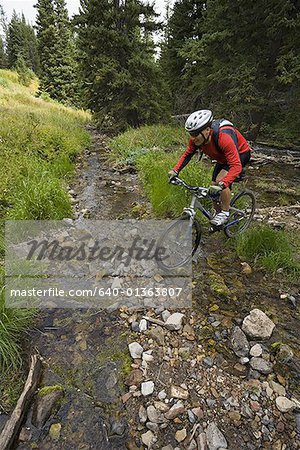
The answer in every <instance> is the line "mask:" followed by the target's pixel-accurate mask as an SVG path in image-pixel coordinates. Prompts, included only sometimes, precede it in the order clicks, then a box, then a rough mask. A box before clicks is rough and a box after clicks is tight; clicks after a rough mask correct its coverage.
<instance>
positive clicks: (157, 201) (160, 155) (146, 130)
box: [110, 125, 211, 217]
mask: <svg viewBox="0 0 300 450" xmlns="http://www.w3.org/2000/svg"><path fill="white" fill-rule="evenodd" d="M187 143H188V138H187V135H186V133H185V131H184V130H183V129H182V128H180V127H174V126H166V125H151V126H144V127H141V128H138V129H132V130H129V131H126V132H125V133H123V134H121V135H119V136H118V137H116V138H114V139H112V140H111V142H110V148H111V149H112V151H111V155H110V157H111V159H112V160H113V161H114V162H116V163H118V164H134V165H135V166H136V167H137V169H138V172H139V177H140V180H141V182H142V184H143V186H144V190H145V192H146V194H147V196H148V198H149V200H150V202H151V205H152V208H153V212H154V214H155V215H156V216H157V217H172V216H177V215H179V214H181V212H182V209H183V207H185V206H188V202H189V201H190V198H191V194H190V193H188V192H187V191H186V190H184V189H182V188H179V187H177V186H173V185H170V184H169V183H168V175H167V174H168V172H169V171H170V170H171V168H172V167H173V166H174V165H175V164H176V162H177V161H178V159H179V157H180V155H181V154H182V153H183V151H184V150H185V148H186V146H187ZM196 160H197V158H196V157H194V159H193V160H192V161H191V162H190V163H189V165H188V166H187V167H186V168H185V169H184V171H183V172H182V174H181V175H182V177H183V178H184V180H185V181H186V182H188V183H190V184H194V185H198V186H207V185H208V184H209V183H210V180H211V167H210V166H205V165H204V164H197V162H196Z"/></svg>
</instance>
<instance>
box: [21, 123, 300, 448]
mask: <svg viewBox="0 0 300 450" xmlns="http://www.w3.org/2000/svg"><path fill="white" fill-rule="evenodd" d="M92 132H93V136H94V142H93V146H92V148H91V149H90V150H89V151H86V152H85V153H84V155H83V156H82V158H81V161H80V163H79V165H78V177H77V180H76V182H75V183H74V185H73V186H72V190H73V191H75V192H74V194H73V195H74V209H75V211H76V216H77V220H80V219H81V217H89V218H92V219H119V218H127V217H131V214H132V206H133V204H134V202H137V201H138V202H139V203H141V204H143V205H144V208H145V209H147V208H148V205H147V202H146V200H145V198H143V196H142V195H141V192H140V191H139V186H138V178H137V175H136V174H135V173H120V172H119V171H118V170H117V169H115V168H113V167H111V165H110V164H109V162H108V160H107V151H106V150H105V148H106V143H105V139H104V138H103V137H102V136H100V135H98V134H97V133H96V132H95V131H92ZM258 170H259V169H256V174H257V171H258ZM263 170H265V169H263ZM253 172H254V171H253ZM261 176H262V175H261ZM274 176H275V175H274ZM216 249H218V251H217V253H216ZM194 285H195V288H194V291H193V303H194V306H193V310H192V311H190V312H188V311H187V312H186V317H187V319H188V320H187V323H186V329H185V332H184V330H183V331H182V330H181V331H180V332H179V333H178V334H174V333H173V332H166V331H164V339H165V340H166V342H165V344H164V346H162V345H157V343H156V339H157V333H158V330H157V328H154V329H153V330H154V331H153V330H152V335H151V330H149V334H146V335H142V334H137V333H132V322H135V321H139V320H140V319H141V318H142V315H143V314H144V313H145V312H143V311H141V312H140V313H139V312H137V313H130V312H128V311H126V310H124V311H121V312H120V311H118V312H114V313H108V312H97V311H69V310H47V311H44V312H43V313H42V317H41V319H40V322H39V324H38V327H37V330H36V331H35V332H34V333H33V334H32V343H33V345H34V346H35V347H36V348H37V349H38V351H39V352H40V354H41V355H42V358H43V363H44V374H43V379H42V382H41V386H49V385H51V386H52V385H61V386H62V387H63V389H64V393H65V396H64V399H63V400H62V402H61V404H60V405H59V407H58V408H57V412H56V413H55V412H54V413H52V415H51V416H50V418H49V419H48V420H47V421H46V423H45V425H44V426H43V427H42V429H40V430H39V429H37V428H35V427H34V426H33V425H32V420H31V419H32V417H31V413H32V411H31V413H30V414H29V415H28V418H27V422H26V426H27V427H28V428H29V432H27V438H26V433H25V432H23V439H24V440H23V442H19V444H18V446H17V447H16V448H18V449H32V448H38V449H45V450H48V449H49V450H50V449H51V450H52V449H54V448H55V449H61V450H71V449H72V450H73V449H74V448H78V449H103V450H104V449H105V450H112V449H124V450H125V449H129V450H130V449H131V450H136V449H142V448H144V446H143V444H142V442H141V435H142V434H146V433H148V432H149V430H151V429H152V431H151V433H155V434H156V435H157V437H156V439H157V441H156V443H155V444H154V446H153V447H152V448H153V449H162V448H163V447H164V446H167V445H168V444H170V443H171V445H172V446H170V447H169V448H170V449H173V448H175V447H176V448H177V449H186V448H189V449H190V450H191V449H193V448H197V447H191V446H190V447H188V445H189V443H188V440H189V439H190V437H191V431H192V429H193V427H194V426H195V425H194V424H195V422H193V420H196V419H192V418H191V417H192V415H191V414H189V417H187V416H186V415H185V418H183V416H180V417H181V418H179V417H178V418H176V419H174V420H173V421H171V422H170V424H169V425H168V427H165V428H163V424H162V426H161V427H159V426H158V425H157V424H155V423H154V425H157V426H154V425H152V428H151V427H150V426H148V430H147V428H145V425H144V424H143V423H139V422H138V411H139V409H140V408H141V405H142V404H144V406H146V407H147V405H148V406H149V405H150V403H151V402H150V401H149V398H146V399H144V398H143V397H141V396H140V395H139V394H138V395H135V394H134V390H132V391H131V393H129V394H128V387H125V385H124V380H125V379H126V378H127V377H128V374H129V372H130V370H132V366H131V364H132V362H133V361H132V359H131V357H130V356H129V354H128V343H129V342H132V341H134V340H137V341H138V342H141V343H142V345H143V348H144V350H151V349H152V350H153V354H154V360H153V365H152V366H150V367H149V368H148V378H149V379H153V380H155V393H156V394H158V391H160V390H163V389H166V391H167V389H168V388H169V386H170V380H171V384H176V385H178V386H179V385H183V386H186V389H189V392H190V405H191V406H190V407H191V408H192V407H193V405H194V406H196V405H199V403H200V404H201V405H202V404H203V402H202V400H203V401H204V398H206V400H205V402H204V404H203V407H202V406H201V410H202V413H201V414H203V416H202V419H201V421H202V422H203V424H202V425H203V427H205V424H206V425H207V423H209V422H211V421H214V420H217V421H218V423H219V424H222V429H223V432H224V433H225V434H226V438H227V442H228V448H230V449H231V450H242V449H248V448H249V449H250V450H251V449H254V450H255V449H257V450H258V449H261V448H264V449H270V450H271V449H274V450H275V449H278V450H284V449H286V450H289V449H296V448H300V446H298V444H297V435H296V433H295V425H294V424H292V422H291V424H289V419H288V418H287V419H284V418H280V420H281V421H282V423H284V425H283V430H282V431H278V430H276V429H275V425H274V424H273V425H272V424H271V425H270V430H272V427H273V429H274V430H275V431H274V436H275V437H274V438H273V437H272V439H271V441H270V439H269V438H267V439H265V438H264V435H263V434H262V433H261V432H259V433H260V434H259V436H258V437H254V435H253V432H254V431H255V427H257V426H258V425H257V423H260V422H259V420H260V419H258V420H256V417H257V416H256V417H254V415H255V414H256V413H255V411H254V410H255V407H254V406H253V408H254V409H253V411H252V417H251V420H250V416H249V417H247V416H245V417H244V416H243V417H242V416H241V415H239V413H238V412H237V411H235V413H236V415H235V418H233V419H230V420H231V421H230V422H228V421H227V416H226V410H224V406H223V405H222V403H221V400H222V398H223V397H222V396H223V394H224V398H225V394H226V393H227V396H229V395H230V392H231V391H232V393H234V392H235V393H236V396H237V397H238V396H239V395H242V394H243V389H244V387H243V386H244V385H243V383H244V382H246V381H247V377H246V374H245V371H244V372H243V371H242V372H241V370H242V369H241V367H238V366H237V364H236V363H237V362H238V358H237V357H235V356H234V355H233V353H232V351H230V350H229V341H228V339H229V330H231V329H232V327H233V326H234V325H236V324H241V322H242V319H243V318H244V317H245V316H246V315H247V314H248V313H249V311H250V310H251V309H252V308H260V309H262V310H263V311H264V312H266V313H267V314H268V315H269V317H270V318H271V319H272V320H273V321H274V322H275V324H276V325H277V326H276V332H275V333H274V334H273V336H272V341H271V342H274V343H276V342H278V341H280V342H284V343H286V344H289V345H291V347H292V348H293V351H294V356H293V358H291V359H289V361H288V362H287V363H286V364H285V365H284V366H280V365H278V367H277V369H276V370H277V372H278V374H281V376H283V377H286V388H288V389H291V392H293V393H294V392H296V388H297V385H298V386H299V382H300V378H299V373H300V359H299V358H300V346H299V320H300V314H299V305H298V306H296V308H295V307H294V306H293V305H292V304H291V303H290V301H289V299H288V298H286V299H284V300H281V299H280V294H281V293H285V292H287V291H288V293H289V294H290V295H294V296H295V297H297V295H298V294H299V286H297V285H296V284H295V285H289V286H287V285H286V283H285V282H284V281H280V279H278V280H276V281H275V280H274V279H273V278H272V277H266V276H265V275H264V274H263V273H262V272H259V271H258V272H254V273H252V274H250V275H246V274H243V273H242V272H241V265H240V261H239V260H238V259H237V257H236V255H235V254H234V252H233V251H232V250H231V249H230V246H229V245H228V243H226V242H225V238H224V237H223V236H221V235H214V236H211V237H209V236H204V242H203V252H202V253H201V255H200V257H199V258H198V261H197V262H196V263H195V265H194ZM152 315H153V317H154V318H155V317H156V318H160V315H159V312H158V311H157V312H156V313H155V312H152ZM160 320H161V319H160ZM217 323H218V325H217ZM187 325H188V326H189V327H190V328H188V327H187ZM191 327H192V328H193V330H192V331H191ZM187 331H189V333H190V335H189V334H188V333H187ZM172 333H173V334H172ZM158 334H159V333H158ZM187 336H188V337H187ZM182 349H185V350H182ZM150 353H151V352H150ZM174 355H175V356H174ZM178 355H179V356H178ZM187 355H188V356H187ZM207 358H208V360H209V359H210V360H212V361H214V362H215V365H214V366H212V365H210V362H209V361H208V360H207V361H206V362H207V366H206V365H203V366H202V365H201V364H202V361H203V360H205V359H207ZM149 359H151V358H149ZM193 361H196V362H195V364H194V362H193ZM135 362H136V363H137V364H136V370H138V368H139V363H138V361H137V360H135ZM149 364H151V363H149ZM193 364H194V365H193ZM195 372H197V373H195ZM135 375H136V373H135ZM193 377H194V378H193ZM220 378H222V379H223V381H222V382H221V386H220V385H219V386H218V383H219V381H218V380H219V379H220ZM194 380H195V381H194ZM131 384H133V383H131ZM137 384H138V382H137ZM129 385H130V383H129ZM212 387H213V388H214V391H212V392H211V388H212ZM201 388H202V390H201ZM182 389H183V388H182ZM216 389H217V391H218V390H219V392H220V396H218V393H217V394H216ZM184 390H185V389H184ZM221 393H222V394H221ZM124 394H126V395H125V397H123V399H122V400H121V397H122V396H124ZM232 395H233V394H232ZM249 395H250V394H249ZM251 395H253V396H254V397H253V399H252V400H253V402H254V403H255V401H258V400H259V401H260V397H259V396H257V395H258V394H257V393H256V394H254V393H253V392H252V393H251ZM262 397H263V398H262V400H261V401H262V404H264V402H265V401H266V399H265V397H264V396H262ZM247 398H248V397H247ZM249 398H250V397H249ZM251 398H252V397H251ZM212 399H213V401H212ZM252 400H251V401H252ZM243 401H244V400H243ZM156 406H157V408H158V407H159V406H158V405H156ZM160 407H162V406H161V405H160ZM222 408H223V409H222ZM229 409H230V406H229ZM275 409H276V408H275ZM271 410H272V408H271V407H270V411H271ZM224 411H225V412H224ZM270 411H269V415H270V414H272V413H271V412H270ZM231 412H234V411H231ZM203 417H204V418H203ZM261 417H262V416H261ZM224 419H225V421H224ZM255 420H256V422H255ZM272 420H273V419H272ZM278 420H279V419H278ZM293 420H294V419H293ZM202 422H201V423H202ZM158 423H160V422H159V421H158ZM255 423H256V424H255ZM53 424H60V425H61V430H60V433H59V435H58V436H57V437H56V438H55V436H54V437H53V435H52V437H51V426H52V425H53ZM250 424H251V426H250ZM202 425H201V427H202ZM260 426H261V425H260ZM179 429H186V430H189V432H188V437H187V438H186V440H182V441H181V443H180V441H179V440H178V439H177V438H176V439H175V437H174V436H175V434H176V432H177V431H178V430H179ZM23 431H24V430H23ZM27 431H28V430H27ZM199 431H200V430H198V431H197V434H198V433H199ZM202 431H203V429H202ZM49 432H50V434H49ZM226 432H227V433H226ZM272 432H273V431H272ZM270 433H271V431H270ZM280 433H281V434H280ZM52 434H53V433H52ZM200 434H201V433H200ZM204 434H205V433H204ZM24 435H25V437H24ZM148 436H149V435H148ZM145 439H146V438H145ZM197 439H198V438H197ZM270 442H273V443H275V442H279V444H276V445H277V447H276V446H274V447H273V443H272V444H271V443H270ZM199 445H200V444H199ZM199 445H198V449H199V448H201V447H200V446H199ZM274 445H275V444H274ZM283 445H285V447H284V446H283ZM150 447H151V446H150ZM204 448H205V447H204Z"/></svg>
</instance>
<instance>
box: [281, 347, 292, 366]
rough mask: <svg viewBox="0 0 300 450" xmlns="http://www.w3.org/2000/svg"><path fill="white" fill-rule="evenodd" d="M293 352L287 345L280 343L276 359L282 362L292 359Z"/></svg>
mask: <svg viewBox="0 0 300 450" xmlns="http://www.w3.org/2000/svg"><path fill="white" fill-rule="evenodd" d="M293 357H294V352H293V350H292V349H291V348H290V347H289V346H288V345H281V347H280V349H279V352H278V354H277V359H278V361H280V362H281V363H283V364H286V363H287V362H288V361H290V360H291V359H293Z"/></svg>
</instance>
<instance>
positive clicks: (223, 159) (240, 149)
mask: <svg viewBox="0 0 300 450" xmlns="http://www.w3.org/2000/svg"><path fill="white" fill-rule="evenodd" d="M225 130H231V131H227V133H229V134H227V133H226V132H224V131H225ZM212 133H213V131H212V130H211V131H210V134H211V135H212ZM198 148H200V150H201V151H202V152H203V153H205V154H206V155H207V156H209V157H210V158H211V159H215V160H216V161H218V162H219V163H221V164H228V165H229V171H228V173H227V175H226V176H225V177H224V178H223V179H222V180H221V181H222V182H223V183H224V185H225V187H228V186H229V185H230V184H231V183H232V182H233V181H234V180H235V179H236V177H237V176H238V175H239V174H240V173H241V171H242V164H241V160H240V157H239V153H244V152H247V151H249V150H250V147H249V144H248V142H247V141H246V139H245V138H244V136H243V135H242V134H241V133H240V132H239V131H238V130H237V129H236V128H234V127H231V126H223V127H222V128H220V131H219V140H218V147H217V146H216V144H215V141H214V139H213V138H212V136H211V138H210V141H209V142H208V143H207V144H204V145H202V146H200V147H199V146H197V145H196V144H195V143H194V141H193V140H192V139H190V141H189V144H188V148H187V149H186V151H185V152H184V153H183V155H182V156H181V157H180V158H179V161H178V163H177V164H176V166H174V167H173V170H176V171H177V172H178V173H179V172H180V171H181V170H182V169H183V168H184V167H185V166H186V165H187V164H188V162H189V161H190V159H191V158H192V156H193V155H194V154H195V153H196V151H197V149H198Z"/></svg>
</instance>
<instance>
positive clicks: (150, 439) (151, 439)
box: [141, 430, 156, 448]
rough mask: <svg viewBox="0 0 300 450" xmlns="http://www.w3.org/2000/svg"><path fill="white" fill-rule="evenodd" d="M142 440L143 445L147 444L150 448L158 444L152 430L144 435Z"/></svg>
mask: <svg viewBox="0 0 300 450" xmlns="http://www.w3.org/2000/svg"><path fill="white" fill-rule="evenodd" d="M141 438H142V442H143V444H145V445H146V447H148V448H150V447H151V446H152V445H153V444H154V443H155V442H156V438H155V435H154V434H153V433H152V431H150V430H149V431H147V433H144V434H142V436H141Z"/></svg>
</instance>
